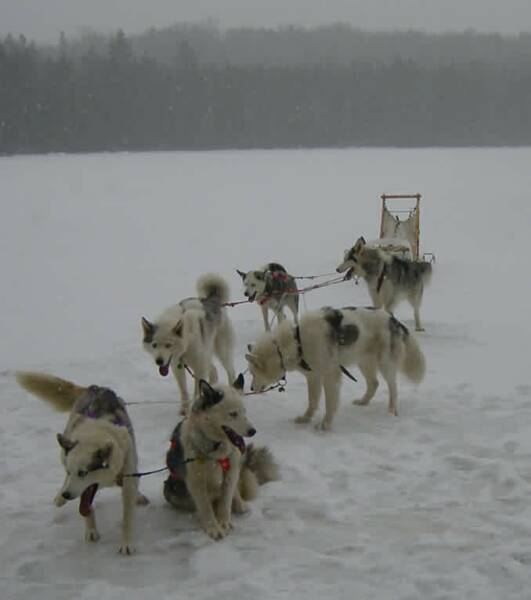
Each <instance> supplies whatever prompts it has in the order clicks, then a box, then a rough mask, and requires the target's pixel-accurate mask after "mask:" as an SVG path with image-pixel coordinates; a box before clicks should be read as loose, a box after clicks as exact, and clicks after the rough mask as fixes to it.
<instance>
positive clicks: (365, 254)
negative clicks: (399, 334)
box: [336, 237, 432, 331]
mask: <svg viewBox="0 0 531 600" xmlns="http://www.w3.org/2000/svg"><path fill="white" fill-rule="evenodd" d="M336 271H337V272H338V273H343V272H344V271H348V272H347V276H348V277H351V276H352V274H354V275H357V276H359V277H363V279H365V281H366V282H367V286H368V287H369V294H370V296H371V299H372V302H373V304H374V306H375V307H377V308H380V307H382V306H383V307H384V308H385V309H386V310H387V311H389V312H390V313H392V312H393V308H394V307H395V305H396V304H397V303H398V302H399V301H400V300H402V299H404V298H406V299H407V300H408V301H409V303H410V304H411V306H412V307H413V312H414V315H415V329H416V330H417V331H424V329H423V327H422V325H421V323H420V305H421V303H422V295H423V293H424V286H425V285H427V284H428V283H429V282H430V279H431V274H432V266H431V264H430V263H428V262H415V261H411V260H407V259H405V258H398V256H395V255H393V254H389V253H387V252H384V251H383V250H380V249H379V248H371V247H370V246H368V245H367V243H366V242H365V239H364V238H363V237H360V238H359V239H358V241H357V242H356V243H355V244H354V246H353V247H352V248H351V249H350V250H347V251H346V252H345V256H344V259H343V262H342V263H341V264H340V265H339V266H338V267H337V269H336Z"/></svg>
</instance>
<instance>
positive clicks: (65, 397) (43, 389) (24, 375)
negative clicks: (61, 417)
mask: <svg viewBox="0 0 531 600" xmlns="http://www.w3.org/2000/svg"><path fill="white" fill-rule="evenodd" d="M16 379H17V382H18V383H19V385H21V386H22V387H23V388H24V389H25V390H27V391H28V392H30V393H31V394H34V395H35V396H38V397H39V398H41V399H42V400H44V401H45V402H48V404H51V405H52V406H53V408H55V410H58V411H60V412H66V411H69V410H70V409H71V408H72V406H73V404H74V402H75V401H76V400H77V399H78V398H79V397H80V396H82V395H83V394H84V393H85V392H86V391H87V388H84V387H80V386H78V385H76V384H75V383H72V382H71V381H67V380H66V379H61V378H60V377H54V376H53V375H46V374H45V373H31V372H28V371H18V372H17V374H16Z"/></svg>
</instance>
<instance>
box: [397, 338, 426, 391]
mask: <svg viewBox="0 0 531 600" xmlns="http://www.w3.org/2000/svg"><path fill="white" fill-rule="evenodd" d="M403 342H404V354H403V356H402V364H401V366H400V370H401V371H402V373H404V375H405V376H406V377H407V378H408V379H409V380H410V381H412V382H413V383H420V382H421V381H422V380H423V379H424V374H425V373H426V359H425V358H424V354H423V353H422V350H421V349H420V346H419V343H418V342H417V339H416V338H415V337H414V336H412V335H411V333H409V332H408V334H407V335H406V336H404V339H403Z"/></svg>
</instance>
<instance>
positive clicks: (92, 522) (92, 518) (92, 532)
mask: <svg viewBox="0 0 531 600" xmlns="http://www.w3.org/2000/svg"><path fill="white" fill-rule="evenodd" d="M99 539H100V534H99V533H98V529H97V527H96V515H95V514H94V508H91V509H90V513H89V515H88V517H85V540H86V541H87V542H97V541H98V540H99Z"/></svg>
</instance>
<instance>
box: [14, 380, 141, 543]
mask: <svg viewBox="0 0 531 600" xmlns="http://www.w3.org/2000/svg"><path fill="white" fill-rule="evenodd" d="M16 377H17V381H18V383H19V384H20V385H21V386H22V387H23V388H25V389H26V390H27V391H28V392H31V393H32V394H35V395H36V396H38V397H40V398H42V399H43V400H45V401H46V402H48V403H49V404H51V405H52V407H53V408H55V409H56V410H59V411H70V416H69V418H68V422H67V424H66V428H65V430H64V432H63V433H59V434H57V441H58V442H59V446H60V447H61V461H62V463H63V465H64V468H65V471H66V477H65V481H64V483H63V487H62V488H61V489H60V491H59V493H58V494H57V496H56V497H55V500H54V503H55V505H56V506H63V505H64V504H65V503H66V502H67V501H68V500H75V499H76V498H79V512H80V514H81V516H82V517H84V519H85V539H86V540H87V541H89V542H96V541H97V540H98V539H99V537H100V534H99V533H98V530H97V528H96V517H95V514H94V508H93V506H92V503H93V501H94V497H95V496H96V492H97V491H98V489H99V488H100V487H102V488H103V487H112V486H115V485H118V486H120V487H121V489H122V505H123V524H122V543H121V545H120V548H119V552H120V553H121V554H132V553H133V552H134V547H133V542H132V525H133V513H134V506H135V504H147V503H148V500H147V498H146V497H145V496H143V495H142V494H140V493H139V492H138V480H137V479H136V478H135V477H126V476H124V475H128V474H131V473H135V472H136V471H137V462H138V460H137V452H136V443H135V436H134V433H133V427H132V424H131V420H130V419H129V416H128V414H127V410H126V408H125V404H124V401H123V400H122V399H121V398H119V397H118V396H117V395H116V394H115V393H114V392H113V391H112V390H110V389H109V388H105V387H99V386H97V385H91V386H89V387H80V386H78V385H76V384H74V383H71V382H70V381H66V380H64V379H60V378H58V377H53V376H51V375H45V374H41V373H28V372H19V373H17V376H16Z"/></svg>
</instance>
